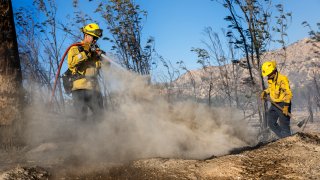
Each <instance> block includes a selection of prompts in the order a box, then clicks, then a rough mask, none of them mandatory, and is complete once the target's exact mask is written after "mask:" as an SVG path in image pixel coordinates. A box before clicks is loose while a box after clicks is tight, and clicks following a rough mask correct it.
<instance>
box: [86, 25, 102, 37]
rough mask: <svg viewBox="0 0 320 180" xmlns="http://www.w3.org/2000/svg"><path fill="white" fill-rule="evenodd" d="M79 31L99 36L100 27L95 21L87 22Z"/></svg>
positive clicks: (100, 34)
mask: <svg viewBox="0 0 320 180" xmlns="http://www.w3.org/2000/svg"><path fill="white" fill-rule="evenodd" d="M81 31H82V32H83V33H85V34H89V35H91V36H94V37H97V38H100V37H101V36H102V29H100V27H99V25H98V24H96V23H91V24H88V25H86V26H84V27H82V28H81Z"/></svg>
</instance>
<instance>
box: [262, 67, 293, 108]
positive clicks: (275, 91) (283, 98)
mask: <svg viewBox="0 0 320 180" xmlns="http://www.w3.org/2000/svg"><path fill="white" fill-rule="evenodd" d="M264 91H265V92H266V93H267V94H269V95H270V98H271V100H272V101H273V102H284V103H290V102H291V99H292V92H291V89H290V85H289V80H288V78H287V76H285V75H282V74H280V73H279V72H277V74H276V75H275V77H274V78H273V79H268V88H267V89H265V90H264Z"/></svg>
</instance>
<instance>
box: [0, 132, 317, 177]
mask: <svg viewBox="0 0 320 180" xmlns="http://www.w3.org/2000/svg"><path fill="white" fill-rule="evenodd" d="M319 161H320V134H319V133H296V134H294V135H292V136H290V137H287V138H284V139H280V140H277V141H274V142H271V143H266V144H259V145H257V146H255V147H250V148H242V149H241V150H239V149H238V150H237V151H233V153H232V154H229V155H224V156H220V157H215V156H213V157H212V158H211V159H206V160H187V159H174V158H150V159H141V160H135V161H131V162H129V163H122V164H121V163H118V164H115V163H106V162H101V163H99V164H97V163H96V164H90V163H88V164H82V165H78V164H76V163H75V164H72V163H71V164H69V165H59V166H51V167H39V166H32V163H29V165H31V167H28V162H24V163H21V166H20V167H15V168H12V169H6V168H4V169H6V170H4V169H3V173H2V175H1V176H0V177H1V178H3V179H15V178H16V177H20V178H21V179H48V178H49V179H318V178H319V177H320V165H319ZM22 166H23V167H22ZM11 167H12V166H11Z"/></svg>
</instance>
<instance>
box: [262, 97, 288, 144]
mask: <svg viewBox="0 0 320 180" xmlns="http://www.w3.org/2000/svg"><path fill="white" fill-rule="evenodd" d="M277 104H278V105H279V106H280V107H282V108H283V106H284V103H277ZM289 112H290V113H291V103H290V105H289ZM267 116H268V126H269V128H270V129H271V130H272V131H273V132H274V133H275V134H276V135H277V136H278V137H279V138H284V137H287V136H290V135H291V129H290V116H285V115H284V114H283V113H282V110H280V109H279V108H277V107H276V106H274V105H273V104H271V107H270V108H269V110H268V114H267ZM278 120H279V122H278Z"/></svg>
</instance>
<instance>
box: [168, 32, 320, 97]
mask: <svg viewBox="0 0 320 180" xmlns="http://www.w3.org/2000/svg"><path fill="white" fill-rule="evenodd" d="M319 47H320V42H317V43H314V42H311V41H310V39H308V38H306V39H302V40H300V41H298V42H295V43H293V44H291V45H289V46H288V47H286V51H284V50H283V49H278V50H274V51H271V52H267V53H265V54H264V55H263V56H262V61H263V62H264V61H267V60H271V59H275V60H276V61H277V64H278V69H279V70H280V71H281V73H283V74H285V75H287V76H288V78H289V79H290V86H291V88H292V89H293V90H295V89H298V88H300V89H302V88H304V87H306V86H307V85H308V84H310V83H313V82H312V81H313V77H314V72H318V71H319V66H320V55H319V52H318V51H319ZM241 61H243V60H241ZM235 66H237V64H235ZM235 66H232V64H228V65H226V67H218V66H211V67H207V69H206V70H205V69H198V70H190V73H185V74H183V75H182V76H180V77H179V78H178V79H177V80H176V81H175V82H174V89H179V91H180V92H182V94H184V95H186V96H193V95H194V94H196V95H197V98H207V97H208V89H209V80H210V78H212V81H213V90H212V93H211V94H212V96H220V95H221V94H222V93H221V91H220V89H221V88H222V87H223V83H222V82H221V77H220V74H219V72H220V70H219V69H222V70H228V72H230V73H229V74H227V75H224V76H228V77H227V78H228V79H229V80H230V82H231V83H235V82H232V78H233V74H231V72H232V68H235ZM224 68H225V69H224ZM253 73H254V74H257V73H258V72H257V71H256V70H254V72H253ZM236 75H237V76H238V77H239V78H240V81H239V83H240V84H241V83H242V84H243V83H245V82H246V79H247V78H248V76H249V75H248V71H247V70H246V69H244V68H241V67H240V68H239V69H238V71H237V72H236ZM193 80H194V84H192V83H193V82H192V81H193ZM257 81H258V80H257ZM194 85H195V87H196V88H195V90H193V89H192V87H193V86H194ZM242 91H243V92H245V91H246V90H245V89H242Z"/></svg>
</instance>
